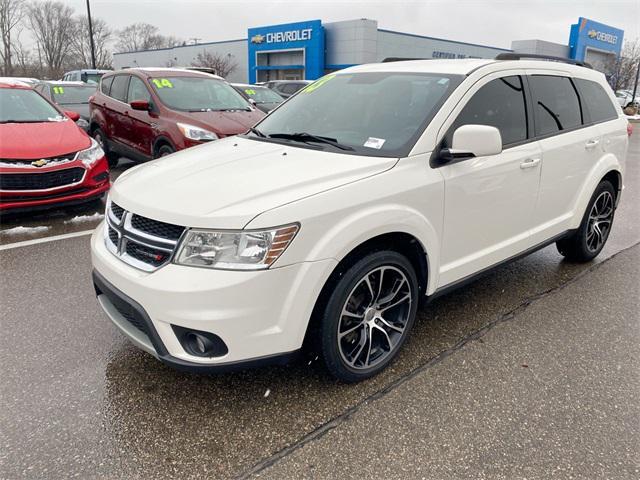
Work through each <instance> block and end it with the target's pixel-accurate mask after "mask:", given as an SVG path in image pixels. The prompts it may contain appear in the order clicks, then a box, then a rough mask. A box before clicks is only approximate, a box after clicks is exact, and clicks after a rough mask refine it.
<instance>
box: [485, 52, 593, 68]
mask: <svg viewBox="0 0 640 480" xmlns="http://www.w3.org/2000/svg"><path fill="white" fill-rule="evenodd" d="M523 58H532V59H534V60H548V61H550V62H561V63H570V64H571V65H578V66H579V67H586V68H591V69H593V67H592V66H591V64H590V63H587V62H582V61H580V60H573V59H571V58H564V57H554V56H552V55H539V54H536V53H515V52H505V53H499V54H498V55H496V56H495V58H494V60H522V59H523Z"/></svg>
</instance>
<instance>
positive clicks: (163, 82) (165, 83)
mask: <svg viewBox="0 0 640 480" xmlns="http://www.w3.org/2000/svg"><path fill="white" fill-rule="evenodd" d="M151 81H152V82H153V84H154V85H155V86H156V88H165V87H166V88H173V83H171V82H170V81H169V79H168V78H154V79H152V80H151Z"/></svg>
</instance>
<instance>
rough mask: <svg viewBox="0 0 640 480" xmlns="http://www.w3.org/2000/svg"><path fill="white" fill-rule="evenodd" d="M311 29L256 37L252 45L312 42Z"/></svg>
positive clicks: (252, 38) (270, 33)
mask: <svg viewBox="0 0 640 480" xmlns="http://www.w3.org/2000/svg"><path fill="white" fill-rule="evenodd" d="M312 31H313V30H312V29H311V28H304V29H302V30H288V31H285V32H268V33H266V34H264V35H260V34H258V35H254V36H253V37H251V43H283V42H302V41H306V40H311V32H312Z"/></svg>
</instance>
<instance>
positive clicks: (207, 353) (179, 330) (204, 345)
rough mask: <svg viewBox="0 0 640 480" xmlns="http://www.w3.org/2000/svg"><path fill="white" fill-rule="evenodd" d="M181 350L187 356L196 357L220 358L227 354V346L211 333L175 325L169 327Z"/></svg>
mask: <svg viewBox="0 0 640 480" xmlns="http://www.w3.org/2000/svg"><path fill="white" fill-rule="evenodd" d="M171 328H173V331H174V333H175V334H176V337H178V341H179V342H180V345H182V348H184V350H185V352H187V353H188V354H189V355H194V356H196V357H209V358H212V357H222V356H223V355H226V354H227V353H228V352H229V349H228V348H227V345H226V344H225V343H224V341H223V340H222V339H221V338H220V337H219V336H218V335H215V334H213V333H211V332H202V331H200V330H191V329H188V328H184V327H178V326H177V325H171Z"/></svg>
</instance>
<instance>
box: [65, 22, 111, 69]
mask: <svg viewBox="0 0 640 480" xmlns="http://www.w3.org/2000/svg"><path fill="white" fill-rule="evenodd" d="M91 20H92V24H93V25H92V26H93V42H94V44H95V53H96V68H111V50H109V43H110V42H111V39H112V37H113V33H112V31H111V29H110V28H109V27H108V26H107V23H106V22H105V21H104V20H102V19H100V18H92V19H91ZM70 40H71V41H70V44H69V53H71V54H72V56H73V59H74V60H73V62H72V63H71V64H70V66H73V67H78V68H87V67H88V66H89V65H91V42H90V41H89V20H88V19H87V17H86V16H80V17H78V18H76V19H75V22H74V35H73V36H72V37H71V39H70Z"/></svg>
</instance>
